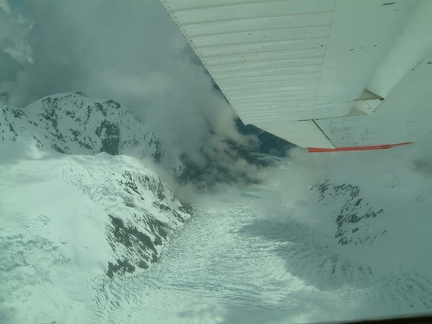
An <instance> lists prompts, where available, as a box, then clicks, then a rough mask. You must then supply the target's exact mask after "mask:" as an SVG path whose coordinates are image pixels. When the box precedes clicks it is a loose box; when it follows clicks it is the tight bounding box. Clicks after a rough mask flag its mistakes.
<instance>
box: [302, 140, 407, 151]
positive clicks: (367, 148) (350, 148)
mask: <svg viewBox="0 0 432 324" xmlns="http://www.w3.org/2000/svg"><path fill="white" fill-rule="evenodd" d="M411 143H413V142H404V143H398V144H381V145H367V146H345V147H337V148H333V149H332V148H319V147H309V148H308V151H309V153H322V152H345V151H370V150H387V149H389V148H392V147H395V146H403V145H408V144H411Z"/></svg>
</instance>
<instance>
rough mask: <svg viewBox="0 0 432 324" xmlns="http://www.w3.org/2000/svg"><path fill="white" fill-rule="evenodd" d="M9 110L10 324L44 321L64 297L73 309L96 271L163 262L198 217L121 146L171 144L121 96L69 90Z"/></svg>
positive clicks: (4, 245)
mask: <svg viewBox="0 0 432 324" xmlns="http://www.w3.org/2000/svg"><path fill="white" fill-rule="evenodd" d="M0 117H1V118H0V128H1V141H0V150H1V152H2V155H1V157H0V162H1V163H0V178H1V179H2V181H1V183H0V218H1V226H0V250H1V251H2V257H1V258H0V281H1V282H2V289H1V290H0V301H1V306H0V322H1V323H4V322H6V323H9V322H11V323H26V322H30V323H34V322H36V323H37V322H38V320H37V319H36V318H35V316H36V315H35V314H44V307H49V310H50V312H52V310H53V309H52V307H53V306H54V308H55V305H56V304H57V303H59V305H62V306H61V307H60V308H59V309H58V311H59V314H63V315H61V316H60V315H59V316H60V317H62V316H65V315H64V312H65V310H64V309H62V307H63V306H65V305H66V304H68V303H69V302H70V300H76V299H78V300H80V301H83V300H82V298H84V300H87V298H90V299H91V294H92V293H93V294H94V293H95V292H94V291H93V290H91V289H89V288H90V286H91V282H92V280H95V278H98V277H100V276H102V277H113V276H114V275H115V274H116V273H117V274H122V273H125V272H134V271H137V270H138V269H147V268H148V267H149V265H150V264H151V263H154V262H156V261H157V260H158V259H159V257H160V254H161V252H162V250H163V249H164V247H165V246H166V245H167V243H168V242H169V240H170V237H171V236H172V235H173V233H174V232H175V230H177V229H178V228H180V227H181V225H182V224H183V223H184V222H185V220H186V219H188V218H189V216H190V214H189V212H190V211H189V210H188V207H185V206H184V205H183V204H182V203H181V202H180V201H179V200H178V199H177V198H176V197H174V194H173V193H172V191H171V190H170V189H169V188H168V187H167V185H166V184H164V183H163V181H162V180H161V179H160V178H159V177H158V176H157V175H156V174H155V173H154V172H153V171H151V170H150V169H148V168H146V167H145V165H144V164H143V162H142V161H141V160H138V159H137V158H134V157H132V156H126V155H118V154H121V153H124V152H132V153H134V154H135V155H136V156H140V157H150V158H152V159H153V161H155V160H156V161H157V160H158V159H160V156H161V152H162V151H161V150H160V144H159V142H158V141H157V139H156V138H155V137H154V135H152V133H151V132H150V131H149V130H148V129H146V128H145V127H144V126H143V125H142V124H141V123H139V122H138V121H137V120H136V119H135V118H134V117H133V116H132V114H131V113H130V112H129V111H128V110H127V109H126V108H125V107H122V106H121V105H120V104H118V103H116V102H114V101H110V100H106V101H100V100H94V99H89V98H86V97H84V96H82V95H79V94H77V93H67V94H59V95H55V96H50V97H46V98H44V99H42V100H40V101H37V102H35V103H33V104H31V105H30V106H28V107H26V108H25V109H18V108H13V107H10V106H9V107H5V108H4V109H3V110H2V115H1V116H0ZM100 152H102V153H100ZM105 152H106V153H105ZM107 153H109V154H107ZM83 154H86V155H83ZM74 287H76V288H77V289H75V288H74ZM76 294H79V295H80V296H76ZM62 302H64V304H62ZM53 303H54V304H53ZM17 305H18V306H17ZM80 305H81V304H80ZM82 305H84V307H85V305H86V304H85V303H84V304H82ZM77 307H78V308H79V307H81V306H77ZM29 314H30V315H29ZM67 314H68V316H69V315H70V314H71V313H70V312H69V311H68V312H67ZM72 314H73V312H72ZM71 316H73V315H71ZM36 317H37V316H36ZM57 318H58V317H57ZM71 320H72V319H71ZM42 322H43V321H42ZM72 322H74V321H73V320H72Z"/></svg>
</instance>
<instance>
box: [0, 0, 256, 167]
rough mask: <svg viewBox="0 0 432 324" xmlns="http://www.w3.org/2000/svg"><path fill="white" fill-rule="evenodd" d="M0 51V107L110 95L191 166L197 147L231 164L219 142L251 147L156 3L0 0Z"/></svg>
mask: <svg viewBox="0 0 432 324" xmlns="http://www.w3.org/2000/svg"><path fill="white" fill-rule="evenodd" d="M12 4H14V5H12ZM0 49H1V51H0V101H1V104H2V105H4V104H10V105H13V106H17V107H25V106H26V105H28V104H29V103H31V102H33V101H35V100H38V99H40V98H41V97H44V96H47V95H51V94H55V93H60V92H67V91H73V90H80V91H83V92H84V93H85V94H86V95H88V96H90V97H96V98H103V99H115V100H117V101H120V102H121V103H123V104H126V105H127V106H129V108H130V109H131V110H132V111H133V113H134V114H135V115H136V116H137V117H138V118H139V119H141V120H142V121H143V122H144V123H146V124H147V125H151V126H152V128H153V129H154V130H155V132H156V135H157V136H158V137H159V138H160V139H161V140H162V141H163V142H164V144H165V148H167V152H168V153H169V154H171V155H173V156H174V157H175V156H178V155H179V154H182V153H183V154H187V155H188V157H189V158H190V159H192V160H194V162H196V163H198V164H200V163H205V161H204V160H203V155H202V154H198V152H199V151H200V150H202V149H203V148H204V150H206V152H205V153H206V155H207V157H211V159H212V160H215V161H216V160H218V159H219V160H220V161H219V162H220V163H228V164H229V165H230V167H231V168H235V167H236V163H237V159H234V160H233V159H231V158H228V157H227V155H226V154H223V153H221V152H226V150H227V149H228V148H227V146H226V139H227V138H230V139H233V140H234V141H235V142H237V143H242V144H244V145H249V144H250V142H251V141H252V142H253V141H254V140H253V139H251V138H250V137H244V136H240V134H238V132H237V131H236V130H235V127H234V116H235V113H234V111H233V110H232V108H231V107H230V106H229V105H228V103H227V102H226V100H225V99H224V97H223V96H222V95H221V93H220V92H219V91H217V90H216V89H215V88H214V85H213V83H212V79H211V77H210V76H209V75H208V73H207V72H206V70H205V69H204V68H203V67H202V65H201V64H200V61H199V60H198V58H197V57H196V56H195V54H194V52H193V51H192V50H191V48H190V47H189V45H188V44H187V42H186V40H185V39H184V37H183V35H182V34H181V32H180V31H179V30H178V28H177V27H176V26H175V24H174V23H173V21H172V20H171V18H170V17H169V15H168V14H167V12H166V11H165V9H164V8H163V6H162V5H161V3H160V1H158V0H146V1H142V0H127V1H117V0H93V1H88V0H74V1H70V0H41V1H28V0H21V1H9V2H8V0H0ZM227 158H228V160H226V159H227ZM245 167H246V166H245V165H244V163H242V161H239V165H238V168H242V169H244V168H245Z"/></svg>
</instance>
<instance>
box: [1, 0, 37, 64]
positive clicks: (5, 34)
mask: <svg viewBox="0 0 432 324" xmlns="http://www.w3.org/2000/svg"><path fill="white" fill-rule="evenodd" d="M31 29H32V24H31V22H30V21H29V20H27V19H26V18H24V17H23V16H22V15H21V14H20V13H19V12H16V11H15V10H13V9H12V8H11V7H10V5H9V3H8V2H7V1H6V0H0V50H1V52H3V53H4V54H7V55H9V56H10V57H11V58H12V59H13V60H14V61H16V62H17V63H20V64H26V63H29V64H32V63H33V58H32V53H33V50H32V48H31V46H30V45H29V44H28V42H27V40H26V37H27V34H28V33H29V31H30V30H31Z"/></svg>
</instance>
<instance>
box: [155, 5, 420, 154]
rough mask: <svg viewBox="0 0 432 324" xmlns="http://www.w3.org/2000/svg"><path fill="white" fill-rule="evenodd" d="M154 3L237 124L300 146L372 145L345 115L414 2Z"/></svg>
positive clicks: (401, 27)
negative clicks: (189, 49)
mask: <svg viewBox="0 0 432 324" xmlns="http://www.w3.org/2000/svg"><path fill="white" fill-rule="evenodd" d="M161 2H162V3H163V4H164V6H165V7H166V9H167V11H168V12H169V14H170V15H171V16H172V18H173V20H174V21H175V22H176V23H177V25H178V26H179V27H180V29H181V30H182V32H183V33H184V35H185V36H186V38H187V39H188V41H189V42H190V44H191V45H192V47H193V48H194V50H195V52H196V53H197V54H198V56H199V57H200V59H201V60H202V61H203V63H204V65H205V66H206V68H207V69H208V71H209V72H210V74H211V75H212V76H213V78H214V80H215V81H216V82H217V84H218V85H219V87H220V88H221V90H222V91H223V93H224V94H225V96H226V97H227V99H228V100H229V102H230V103H231V105H232V106H233V108H234V109H235V110H236V112H237V113H238V115H239V116H240V118H241V119H242V120H243V122H244V123H246V124H248V123H250V124H254V125H256V126H258V127H261V128H263V129H265V130H267V131H269V132H272V133H273V134H276V135H278V136H280V137H282V138H285V139H287V140H289V141H292V142H294V143H296V144H298V145H301V146H313V147H329V148H331V147H334V145H333V143H337V144H336V146H338V145H340V144H341V143H343V145H344V146H352V145H354V142H355V143H357V142H358V143H360V142H362V141H363V142H364V141H366V142H367V143H365V144H375V143H370V142H368V139H367V138H366V137H367V136H366V135H365V132H364V131H362V129H360V126H359V127H356V126H355V125H363V124H364V123H367V122H363V121H362V120H367V119H365V118H367V117H364V116H359V117H349V118H348V117H343V116H347V115H349V114H350V113H351V112H352V110H353V107H354V105H355V103H356V102H357V106H358V105H359V103H358V101H356V100H357V99H358V98H359V97H360V96H361V95H362V93H363V92H364V91H365V88H366V86H367V84H368V81H369V79H370V77H371V76H372V75H373V74H374V72H375V71H376V70H377V68H378V67H379V66H380V64H381V60H382V59H383V58H384V57H385V55H386V53H387V51H389V50H390V49H391V48H392V46H393V45H394V43H395V41H396V39H397V38H398V37H399V35H400V33H401V31H402V29H403V27H404V25H405V22H406V20H407V17H409V15H410V14H411V10H412V8H413V7H414V5H415V4H416V1H394V2H389V3H382V2H381V1H377V0H362V1H357V0H342V1H340V0H289V1H288V0H281V1H271V0H267V1H254V0H201V1H196V0H161ZM362 104H367V103H362ZM380 107H381V105H380ZM375 108H376V107H375ZM380 109H381V108H379V109H378V110H380ZM359 111H360V110H359ZM373 114H375V113H373ZM353 115H355V114H352V113H351V116H353ZM340 117H342V118H340ZM353 118H356V119H357V121H354V119H353ZM348 119H350V120H351V121H349V122H348ZM390 120H391V118H390ZM351 124H352V125H353V126H352V127H353V131H350V130H349V129H347V127H351V126H348V125H351ZM318 125H319V127H318ZM341 125H345V126H344V127H345V128H344V129H345V130H344V131H345V132H346V133H347V134H348V133H349V134H350V135H349V136H346V135H344V131H342V130H341V129H342V128H341V127H339V126H341ZM361 127H364V126H361ZM375 127H377V125H375ZM321 129H324V131H325V132H326V134H324V133H323V132H322V130H321ZM368 129H369V131H368V132H369V134H375V133H374V132H377V133H379V132H380V131H379V130H376V131H375V130H372V129H370V128H368ZM356 134H357V135H358V137H357V138H356V139H353V138H355V137H356V136H357V135H356ZM370 136H371V137H370V138H369V140H372V138H373V140H374V141H379V136H378V135H376V136H375V135H373V136H372V135H370ZM329 138H330V140H329ZM349 141H351V142H350V143H347V142H349ZM376 144H381V143H376Z"/></svg>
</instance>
